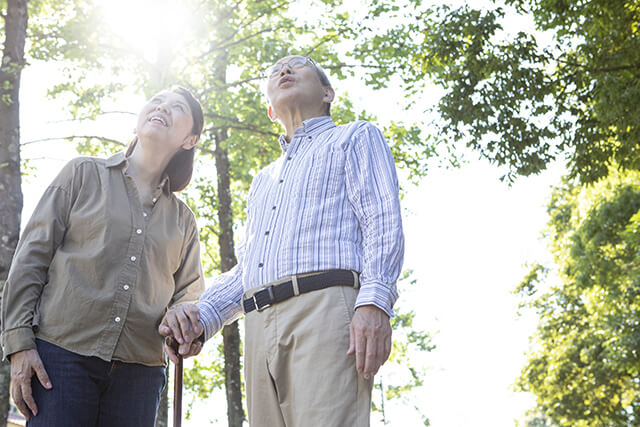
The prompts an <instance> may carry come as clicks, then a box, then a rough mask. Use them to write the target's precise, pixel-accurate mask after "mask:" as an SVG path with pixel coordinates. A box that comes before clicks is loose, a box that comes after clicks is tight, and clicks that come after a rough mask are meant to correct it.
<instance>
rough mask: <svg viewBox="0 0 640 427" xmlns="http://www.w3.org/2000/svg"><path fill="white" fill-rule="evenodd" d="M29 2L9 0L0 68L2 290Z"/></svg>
mask: <svg viewBox="0 0 640 427" xmlns="http://www.w3.org/2000/svg"><path fill="white" fill-rule="evenodd" d="M27 19H28V15H27V0H8V3H7V12H6V16H4V29H5V40H4V47H3V51H2V63H1V66H0V287H1V286H3V285H4V283H5V281H6V280H7V275H8V273H9V266H10V265H11V259H12V258H13V254H14V252H15V250H16V245H17V244H18V236H19V234H20V215H21V213H22V189H21V177H20V116H19V113H20V109H19V103H18V102H19V99H18V95H19V93H20V73H21V72H22V68H23V67H24V42H25V38H26V35H27ZM0 351H1V350H0ZM10 379H11V370H10V367H9V364H8V363H0V425H5V424H6V423H7V414H8V413H9V382H10Z"/></svg>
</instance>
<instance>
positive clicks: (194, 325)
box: [185, 305, 202, 337]
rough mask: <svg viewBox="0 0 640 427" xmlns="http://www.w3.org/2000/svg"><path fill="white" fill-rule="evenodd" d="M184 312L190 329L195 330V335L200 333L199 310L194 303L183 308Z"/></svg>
mask: <svg viewBox="0 0 640 427" xmlns="http://www.w3.org/2000/svg"><path fill="white" fill-rule="evenodd" d="M185 313H186V315H187V317H188V318H189V321H190V322H191V330H192V331H193V332H195V334H196V337H197V336H199V335H200V333H201V332H202V331H201V328H200V310H198V307H197V306H195V305H191V306H189V307H187V308H186V309H185Z"/></svg>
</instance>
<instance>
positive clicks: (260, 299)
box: [242, 270, 358, 313]
mask: <svg viewBox="0 0 640 427" xmlns="http://www.w3.org/2000/svg"><path fill="white" fill-rule="evenodd" d="M296 283H297V288H298V289H297V290H298V292H296V289H295V284H296ZM357 284H358V283H357V275H355V274H354V273H353V272H352V271H350V270H331V271H327V272H325V273H318V274H314V275H310V276H304V277H297V276H294V277H292V279H291V280H288V281H286V282H282V283H278V284H277V285H271V286H267V287H266V288H264V289H261V290H259V291H257V292H256V293H254V294H253V295H252V296H251V297H250V298H247V299H245V300H244V301H242V305H243V307H244V312H245V313H249V312H250V311H253V310H258V311H262V310H264V309H265V308H267V307H270V306H272V305H274V304H277V303H279V302H282V301H284V300H286V299H289V298H291V297H292V296H294V295H298V294H305V293H307V292H311V291H317V290H319V289H324V288H329V287H331V286H353V287H356V286H357Z"/></svg>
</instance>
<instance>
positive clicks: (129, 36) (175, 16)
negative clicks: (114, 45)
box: [101, 0, 192, 63]
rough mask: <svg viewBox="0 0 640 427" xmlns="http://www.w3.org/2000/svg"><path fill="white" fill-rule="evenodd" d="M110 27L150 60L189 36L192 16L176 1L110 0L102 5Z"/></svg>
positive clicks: (116, 34)
mask: <svg viewBox="0 0 640 427" xmlns="http://www.w3.org/2000/svg"><path fill="white" fill-rule="evenodd" d="M101 9H102V10H101V12H102V17H103V20H104V22H105V23H106V25H107V27H108V28H109V30H110V31H111V32H112V33H113V34H114V35H115V36H116V37H117V39H119V40H120V41H121V42H122V43H123V44H124V45H125V46H126V47H127V48H128V49H131V50H133V51H134V52H136V53H138V54H140V55H142V57H143V58H144V59H145V60H146V61H148V62H151V63H154V62H156V61H157V60H158V57H159V55H160V53H161V52H162V51H166V50H170V51H171V50H173V48H175V47H176V46H179V45H180V43H181V42H183V41H184V40H186V39H187V38H188V36H189V30H190V28H192V25H190V19H191V17H190V16H189V14H188V13H187V8H185V7H183V5H181V2H180V1H176V0H110V1H109V2H104V3H103V5H102V7H101Z"/></svg>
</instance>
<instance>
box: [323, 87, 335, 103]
mask: <svg viewBox="0 0 640 427" xmlns="http://www.w3.org/2000/svg"><path fill="white" fill-rule="evenodd" d="M335 97H336V92H335V91H334V90H333V88H332V87H331V86H326V87H325V88H324V96H323V97H322V102H324V103H326V104H331V103H332V102H333V99H334V98H335Z"/></svg>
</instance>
